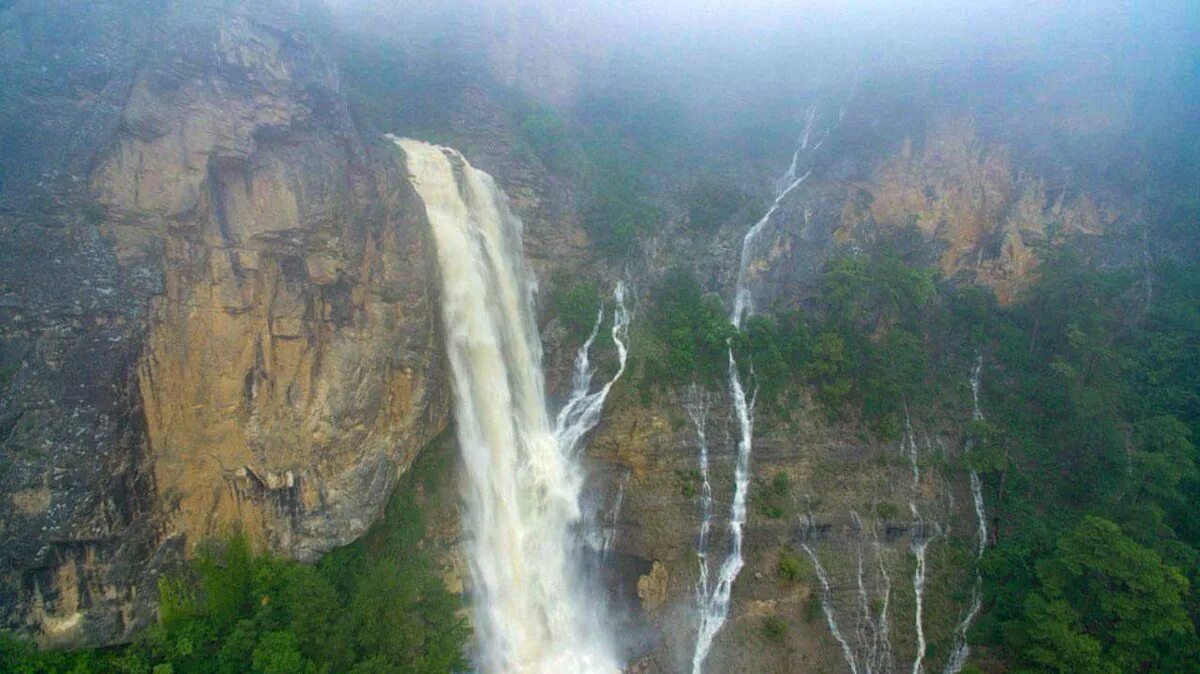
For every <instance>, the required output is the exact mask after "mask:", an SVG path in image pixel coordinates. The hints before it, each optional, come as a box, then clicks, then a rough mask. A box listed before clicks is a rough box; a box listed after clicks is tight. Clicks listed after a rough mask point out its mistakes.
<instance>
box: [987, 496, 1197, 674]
mask: <svg viewBox="0 0 1200 674" xmlns="http://www.w3.org/2000/svg"><path fill="white" fill-rule="evenodd" d="M1037 582H1038V585H1039V587H1038V588H1037V590H1036V591H1035V592H1034V593H1032V594H1031V595H1030V596H1029V597H1028V599H1027V600H1026V603H1025V612H1024V615H1023V616H1022V617H1021V619H1020V621H1019V622H1018V623H1017V624H1016V625H1013V626H1012V627H1011V630H1010V633H1011V635H1012V637H1013V638H1014V641H1015V642H1016V643H1017V644H1018V645H1019V646H1020V648H1019V650H1018V651H1017V654H1018V658H1019V660H1020V662H1021V664H1022V666H1024V667H1026V668H1033V669H1036V670H1037V671H1051V672H1063V673H1066V672H1085V671H1086V672H1099V673H1101V674H1106V673H1108V672H1112V673H1113V674H1116V673H1117V672H1175V671H1182V670H1180V669H1178V668H1177V667H1179V666H1181V665H1183V664H1184V663H1185V662H1187V659H1186V658H1188V657H1189V656H1190V655H1194V654H1195V653H1196V635H1195V631H1194V628H1193V626H1192V623H1191V621H1190V620H1189V618H1188V614H1187V611H1186V610H1185V607H1184V597H1185V595H1186V594H1187V591H1188V582H1187V580H1186V579H1185V578H1184V577H1183V575H1182V574H1181V573H1180V572H1179V571H1178V570H1177V569H1175V568H1174V567H1171V566H1168V565H1167V564H1165V563H1164V562H1163V560H1162V559H1161V558H1160V557H1159V555H1158V554H1157V553H1155V552H1154V551H1153V550H1150V549H1148V548H1145V547H1143V546H1141V545H1139V544H1138V543H1137V542H1135V541H1134V540H1132V539H1130V538H1129V537H1127V536H1125V535H1124V534H1123V533H1121V530H1120V528H1119V527H1118V526H1117V525H1116V524H1114V523H1113V522H1111V521H1108V520H1105V519H1102V518H1100V517H1095V516H1091V515H1089V516H1086V517H1084V518H1083V520H1082V521H1081V522H1080V523H1079V524H1078V525H1077V526H1076V527H1075V528H1074V529H1073V530H1072V531H1071V532H1069V533H1068V534H1066V535H1065V536H1063V537H1062V538H1061V539H1059V542H1058V545H1057V549H1056V551H1055V554H1054V555H1053V556H1051V557H1050V558H1048V559H1045V560H1043V561H1042V562H1041V563H1040V564H1039V565H1038V567H1037ZM1033 669H1030V671H1033Z"/></svg>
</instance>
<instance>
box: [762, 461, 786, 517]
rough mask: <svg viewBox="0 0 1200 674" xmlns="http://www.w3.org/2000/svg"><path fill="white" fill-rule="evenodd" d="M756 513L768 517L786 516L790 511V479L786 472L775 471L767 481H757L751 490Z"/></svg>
mask: <svg viewBox="0 0 1200 674" xmlns="http://www.w3.org/2000/svg"><path fill="white" fill-rule="evenodd" d="M752 493H753V499H754V505H755V508H756V510H757V511H758V514H760V515H762V516H763V517H767V518H770V519H780V518H783V517H787V516H788V515H789V514H791V512H792V505H793V504H792V479H791V476H789V475H788V474H787V473H785V472H783V471H780V472H778V473H775V475H774V477H772V478H771V481H770V482H769V483H767V482H762V481H759V483H758V485H757V488H756V489H755V490H754V491H753V492H752Z"/></svg>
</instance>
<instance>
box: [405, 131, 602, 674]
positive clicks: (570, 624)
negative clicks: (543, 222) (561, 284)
mask: <svg viewBox="0 0 1200 674" xmlns="http://www.w3.org/2000/svg"><path fill="white" fill-rule="evenodd" d="M390 138H391V139H392V140H393V141H394V142H395V143H396V144H397V145H398V146H399V147H400V148H401V149H402V150H403V151H404V155H405V157H406V161H407V166H408V171H409V173H410V175H411V180H412V184H413V186H414V188H415V189H416V191H417V193H418V194H419V195H420V197H421V199H422V200H423V201H424V203H425V211H426V214H427V215H428V219H429V223H430V227H431V230H432V234H433V240H434V243H435V246H436V248H437V259H438V265H439V268H440V271H441V289H442V297H441V305H442V319H443V327H444V329H445V339H446V352H447V356H448V358H449V361H450V369H451V372H452V375H453V379H454V413H455V428H456V433H457V436H458V443H459V447H460V452H461V453H462V459H463V466H464V473H465V475H464V480H463V486H462V489H463V500H464V502H465V511H464V516H463V525H464V528H465V529H466V532H467V535H468V544H467V545H468V552H469V558H470V567H471V579H472V588H471V591H472V598H473V603H474V605H473V611H474V626H475V630H476V637H477V642H478V643H477V648H478V652H477V655H476V661H477V665H478V667H479V669H480V670H481V671H484V672H493V673H500V672H504V673H506V674H510V673H521V674H559V673H561V672H572V673H573V674H602V673H603V674H613V673H615V672H618V671H620V667H619V665H618V663H617V659H616V657H615V655H614V649H613V648H612V645H611V640H610V639H609V638H608V636H607V634H606V631H605V629H604V626H603V621H602V620H601V618H600V616H599V612H598V611H597V610H596V609H595V607H596V606H598V605H599V604H600V602H595V601H591V599H592V598H590V597H588V596H587V592H586V591H585V590H584V589H583V588H584V587H585V585H584V583H583V582H582V580H581V574H580V572H579V569H578V562H577V556H576V555H575V554H573V550H572V542H571V541H572V529H573V527H574V526H575V525H576V524H577V523H578V522H579V520H580V506H579V497H580V491H581V488H582V483H583V476H582V471H581V469H580V468H579V466H578V465H577V464H576V463H575V462H574V461H573V460H572V456H571V454H570V453H568V452H566V451H563V448H562V447H561V446H560V444H559V442H558V438H557V437H556V436H555V433H554V430H555V427H554V425H553V424H552V423H551V420H550V418H549V414H548V412H547V409H546V400H545V393H544V390H543V373H542V350H541V342H540V340H539V337H538V331H537V325H536V323H535V322H534V320H533V308H532V301H531V300H532V290H533V287H534V286H533V283H532V275H531V273H530V271H529V269H528V267H527V266H526V263H525V260H524V258H523V257H522V253H521V222H520V220H518V219H517V218H516V217H515V216H514V215H513V214H512V213H510V212H509V210H508V206H507V203H506V199H505V197H504V195H503V194H502V193H501V192H500V190H499V189H498V188H497V187H496V185H495V183H494V182H493V181H492V178H491V176H489V175H488V174H486V173H484V172H482V171H479V170H476V169H475V168H473V167H472V166H471V165H470V164H469V163H468V162H467V161H466V159H464V158H463V156H462V155H461V154H459V153H458V152H456V151H454V150H451V149H449V148H443V147H439V146H436V145H430V144H427V143H423V142H420V141H416V140H411V139H407V138H395V137H390Z"/></svg>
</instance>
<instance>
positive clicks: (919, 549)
mask: <svg viewBox="0 0 1200 674" xmlns="http://www.w3.org/2000/svg"><path fill="white" fill-rule="evenodd" d="M909 507H910V508H911V509H912V515H913V518H914V519H916V520H917V535H916V536H915V537H914V538H913V544H912V552H913V556H914V557H916V559H917V563H916V566H915V567H914V568H913V596H914V598H915V609H914V613H915V615H914V619H913V620H914V623H915V625H914V627H915V630H916V633H917V655H916V658H914V659H913V666H912V674H920V673H921V672H923V671H925V669H924V666H923V664H922V663H923V662H924V660H925V650H926V644H925V620H924V616H923V608H924V599H925V551H926V550H927V549H928V548H929V540H930V537H929V536H928V535H927V534H926V532H925V521H924V520H923V519H921V514H920V513H919V512H918V511H917V506H916V505H913V504H911V503H910V504H909Z"/></svg>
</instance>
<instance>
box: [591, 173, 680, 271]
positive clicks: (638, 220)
mask: <svg viewBox="0 0 1200 674" xmlns="http://www.w3.org/2000/svg"><path fill="white" fill-rule="evenodd" d="M662 219H663V212H662V211H661V210H660V209H658V208H657V207H655V206H653V205H651V204H649V203H647V202H646V201H645V200H643V198H642V195H641V189H640V188H639V186H638V178H637V177H636V175H635V174H633V173H632V172H630V171H629V170H627V169H625V168H620V167H607V168H603V169H601V170H600V171H599V175H598V178H597V180H596V184H595V189H594V190H593V191H592V195H591V198H590V199H589V200H588V202H587V205H586V206H585V207H584V210H583V217H582V224H583V228H584V229H585V230H587V233H588V236H589V237H590V238H591V240H592V244H593V245H594V246H595V247H596V249H597V250H598V251H600V253H601V254H602V255H604V256H605V257H606V258H608V259H610V260H622V259H626V258H628V257H629V256H630V255H631V254H632V253H633V252H634V251H635V250H636V248H637V242H638V237H639V236H641V235H642V234H643V233H644V232H648V231H652V230H654V229H655V228H657V227H658V225H659V223H660V222H661V221H662Z"/></svg>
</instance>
